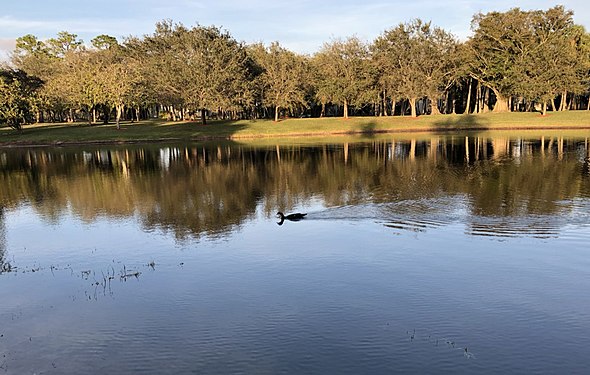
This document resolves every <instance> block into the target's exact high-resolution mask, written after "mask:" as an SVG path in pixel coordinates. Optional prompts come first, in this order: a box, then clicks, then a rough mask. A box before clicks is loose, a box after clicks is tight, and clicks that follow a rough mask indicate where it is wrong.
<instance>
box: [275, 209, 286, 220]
mask: <svg viewBox="0 0 590 375" xmlns="http://www.w3.org/2000/svg"><path fill="white" fill-rule="evenodd" d="M277 217H278V218H280V219H283V218H284V217H285V215H283V213H282V212H281V211H279V212H277Z"/></svg>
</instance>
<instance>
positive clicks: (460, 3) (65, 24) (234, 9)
mask: <svg viewBox="0 0 590 375" xmlns="http://www.w3.org/2000/svg"><path fill="white" fill-rule="evenodd" d="M556 4H557V3H555V2H553V1H545V0H536V1H520V2H515V1H514V0H510V1H508V0H495V1H469V0H448V1H440V0H439V1H436V0H425V1H419V0H415V1H412V0H404V1H398V0H391V1H385V0H354V1H353V0H337V1H332V0H324V1H318V0H299V1H297V0H274V1H272V0H250V1H248V0H243V1H240V0H216V1H205V0H159V1H156V0H143V1H142V0H99V1H84V0H77V1H73V0H62V1H51V0H0V58H6V56H7V51H11V50H12V49H13V48H14V40H15V39H16V38H17V37H19V36H22V35H25V34H29V33H30V34H34V35H36V36H38V37H39V38H41V39H46V38H50V37H53V36H55V35H56V34H57V32H59V31H63V30H65V31H69V32H72V33H75V34H78V36H79V37H80V38H82V39H83V40H84V41H85V42H87V43H88V42H89V41H90V40H91V39H92V38H93V37H95V36H96V35H99V34H109V35H112V36H115V37H117V38H118V39H120V40H121V39H123V38H124V37H125V36H129V35H136V36H139V35H144V34H150V33H152V32H153V30H154V24H155V23H156V22H157V21H159V20H162V19H172V20H173V21H175V22H181V23H183V24H184V25H187V26H192V25H195V24H197V23H199V24H201V25H205V26H209V25H215V26H219V27H223V28H224V29H226V30H228V31H229V32H230V33H231V34H232V35H233V36H234V37H235V38H236V39H238V40H241V41H245V42H248V43H250V42H258V41H262V42H265V43H270V42H272V41H279V42H280V43H281V44H282V45H284V46H285V47H287V48H289V49H292V50H294V51H297V52H300V53H313V52H315V51H317V50H318V49H319V48H320V47H321V45H322V43H324V42H327V41H329V40H330V39H332V38H338V37H346V36H350V35H356V36H358V37H360V38H362V39H365V40H372V39H374V38H375V37H376V36H378V35H379V34H380V33H381V32H383V31H384V30H386V29H389V28H391V27H394V26H396V25H397V24H399V23H400V22H407V21H409V20H411V19H413V18H421V19H423V20H431V21H432V22H433V24H435V25H437V26H440V27H443V28H444V29H446V30H448V31H450V32H452V33H453V34H455V35H456V36H458V37H459V38H461V39H465V38H467V37H468V36H469V34H470V22H471V18H472V16H473V14H475V13H477V12H484V13H485V12H489V11H494V10H498V11H503V10H507V9H510V8H512V7H515V6H518V7H520V8H522V9H547V8H549V7H552V6H554V5H556ZM561 4H562V5H564V6H565V7H566V8H567V9H571V10H573V11H574V13H575V15H574V19H575V21H576V23H578V24H582V25H584V26H585V27H586V29H587V30H590V7H589V6H588V4H587V0H571V1H561Z"/></svg>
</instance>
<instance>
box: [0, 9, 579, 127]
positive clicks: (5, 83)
mask: <svg viewBox="0 0 590 375" xmlns="http://www.w3.org/2000/svg"><path fill="white" fill-rule="evenodd" d="M471 26H472V35H471V37H470V38H468V39H467V40H466V41H463V42H462V41H459V40H458V39H457V37H455V36H454V35H452V34H451V33H450V32H448V31H446V30H444V29H442V28H440V27H437V26H434V25H432V24H431V23H430V22H424V21H422V20H420V19H415V20H412V21H410V22H406V23H401V24H399V25H398V26H396V27H393V28H391V29H389V30H386V31H384V32H383V33H382V34H381V35H379V36H378V37H377V38H376V39H375V40H373V41H372V42H365V41H363V40H361V39H359V38H357V37H349V38H345V39H335V40H332V41H330V42H326V43H324V45H323V46H322V47H321V49H320V50H319V51H318V52H317V53H315V54H313V55H311V56H309V55H301V54H297V53H295V52H293V51H290V50H288V49H286V48H284V47H283V46H281V45H280V44H279V43H278V42H274V43H271V44H270V45H264V44H262V43H256V44H245V43H242V42H238V41H237V40H236V39H234V38H233V37H232V36H231V34H230V33H229V32H227V31H225V30H222V29H220V28H218V27H215V26H209V27H205V26H200V25H197V26H193V27H186V26H184V25H182V24H180V23H173V22H172V21H170V20H164V21H161V22H158V23H157V24H156V27H155V30H154V32H153V33H152V34H149V35H144V36H142V37H135V36H133V37H128V38H126V39H125V40H124V41H122V42H119V41H117V39H116V38H114V37H112V36H109V35H99V36H97V37H95V38H94V39H92V41H91V45H90V46H87V45H85V44H84V43H83V41H82V40H80V39H79V38H78V37H77V35H75V34H72V33H69V32H65V31H64V32H60V33H58V35H57V36H56V37H55V38H51V39H48V40H40V39H38V38H37V37H35V36H34V35H30V34H29V35H25V36H22V37H20V38H18V39H17V43H16V48H15V50H14V52H13V53H12V56H11V60H10V64H9V65H7V66H4V67H2V68H1V69H0V104H1V105H0V123H4V124H7V125H9V126H11V127H13V128H16V129H20V128H21V126H22V125H23V124H26V123H32V122H64V121H69V122H73V121H76V120H80V119H84V120H85V121H88V123H90V124H95V123H98V122H101V121H102V122H104V123H108V122H109V121H110V120H111V119H113V120H114V121H115V122H116V123H117V126H119V123H120V121H121V120H122V119H126V120H131V121H140V120H142V119H145V118H153V117H164V118H168V119H169V120H174V121H176V120H196V119H200V121H201V122H202V123H203V124H205V123H206V122H207V120H208V119H210V118H218V119H256V118H274V120H275V121H278V120H279V119H280V118H281V117H282V116H289V117H322V116H343V117H344V118H347V117H348V116H350V115H362V116H393V115H402V116H404V115H408V116H412V117H416V116H419V115H437V114H448V113H482V112H486V111H496V112H503V111H540V112H542V113H543V114H546V111H547V110H549V109H550V110H552V111H558V110H559V111H564V110H568V109H581V108H586V109H590V101H589V88H590V34H588V33H587V32H586V31H585V30H584V28H583V27H582V26H580V25H577V24H575V22H574V20H573V12H572V11H570V10H566V9H565V8H564V7H562V6H556V7H553V8H550V9H548V10H531V11H526V10H521V9H519V8H514V9H511V10H509V11H506V12H489V13H485V14H484V13H479V14H476V15H475V16H474V17H473V20H472V24H471Z"/></svg>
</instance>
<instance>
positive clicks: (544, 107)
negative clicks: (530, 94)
mask: <svg viewBox="0 0 590 375" xmlns="http://www.w3.org/2000/svg"><path fill="white" fill-rule="evenodd" d="M541 108H543V116H545V115H546V114H547V102H546V101H543V104H542V105H541Z"/></svg>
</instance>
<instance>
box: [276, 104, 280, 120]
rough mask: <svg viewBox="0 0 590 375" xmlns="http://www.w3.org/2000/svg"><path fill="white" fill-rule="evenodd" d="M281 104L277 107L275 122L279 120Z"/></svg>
mask: <svg viewBox="0 0 590 375" xmlns="http://www.w3.org/2000/svg"><path fill="white" fill-rule="evenodd" d="M279 109H280V108H279V106H278V105H277V106H276V107H275V122H279Z"/></svg>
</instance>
